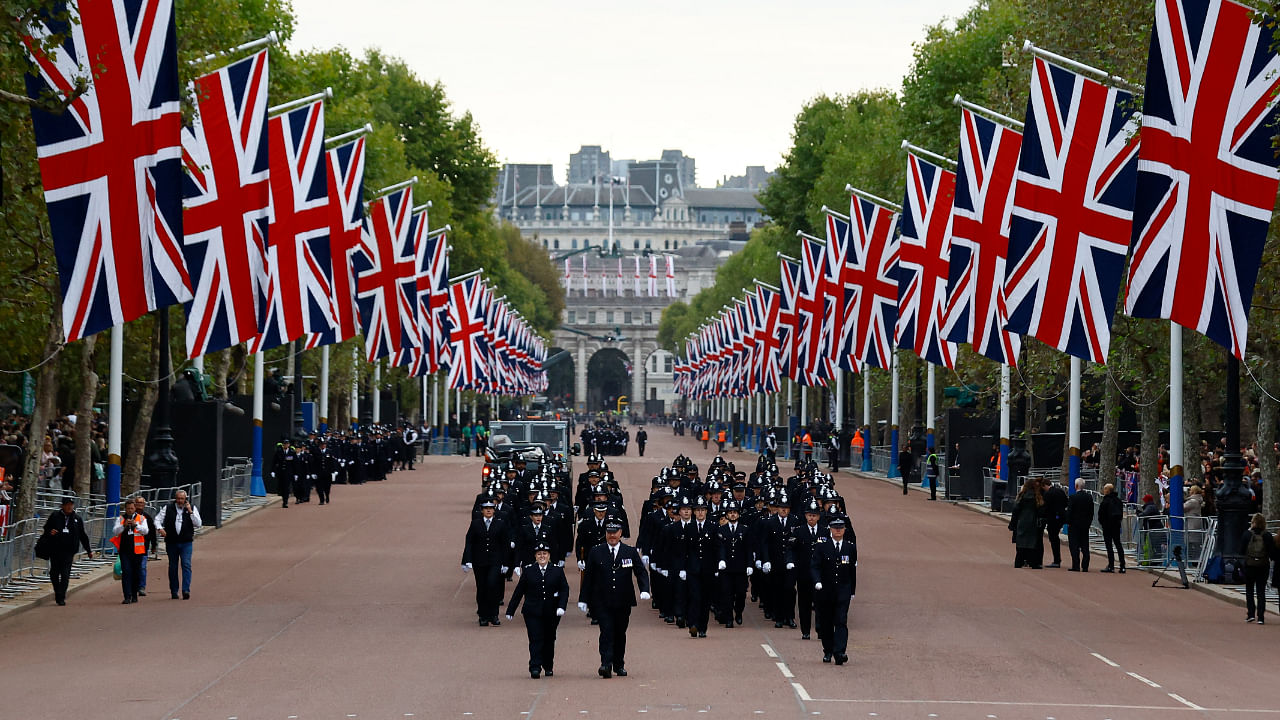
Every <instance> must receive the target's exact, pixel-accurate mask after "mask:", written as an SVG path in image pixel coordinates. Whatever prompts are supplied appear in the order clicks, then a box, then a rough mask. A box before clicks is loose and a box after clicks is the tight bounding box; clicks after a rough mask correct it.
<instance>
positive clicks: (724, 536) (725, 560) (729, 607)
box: [716, 500, 755, 628]
mask: <svg viewBox="0 0 1280 720" xmlns="http://www.w3.org/2000/svg"><path fill="white" fill-rule="evenodd" d="M741 518H742V513H741V506H740V505H739V504H738V502H737V501H736V500H728V501H726V502H725V504H724V519H725V522H724V523H723V524H722V525H721V526H720V528H719V534H720V543H719V545H720V563H719V564H718V565H719V566H720V567H723V568H724V569H723V570H721V571H720V600H719V602H717V603H716V608H717V609H718V610H719V611H720V621H721V622H722V623H723V624H724V626H725V627H727V628H731V627H733V624H734V623H735V622H736V623H737V624H739V625H741V624H742V611H743V609H744V608H745V607H746V604H747V578H748V577H750V576H751V573H752V571H753V570H754V568H753V567H752V562H753V561H754V559H755V553H754V552H752V550H751V541H750V538H749V536H748V534H747V527H746V525H744V524H742V523H741V522H739V521H740V520H741Z"/></svg>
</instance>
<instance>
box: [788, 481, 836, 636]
mask: <svg viewBox="0 0 1280 720" xmlns="http://www.w3.org/2000/svg"><path fill="white" fill-rule="evenodd" d="M821 518H822V508H821V506H819V504H818V501H817V500H816V499H813V498H810V499H809V500H808V502H807V503H806V504H805V506H804V525H800V526H798V527H796V528H793V529H792V531H791V532H792V535H794V536H795V542H793V543H792V544H791V554H792V556H793V557H794V562H795V566H796V567H798V568H800V571H799V572H797V573H796V605H797V607H798V608H799V613H800V639H801V640H808V639H809V631H810V629H811V628H812V627H813V626H812V616H813V577H812V573H810V572H809V567H810V566H811V565H812V561H813V548H814V546H815V545H817V544H818V540H820V539H821V538H824V537H828V536H829V535H828V533H827V530H826V528H824V527H822V526H821V525H820V524H819V520H820V519H821Z"/></svg>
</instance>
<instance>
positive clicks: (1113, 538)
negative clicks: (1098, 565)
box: [1098, 483, 1124, 574]
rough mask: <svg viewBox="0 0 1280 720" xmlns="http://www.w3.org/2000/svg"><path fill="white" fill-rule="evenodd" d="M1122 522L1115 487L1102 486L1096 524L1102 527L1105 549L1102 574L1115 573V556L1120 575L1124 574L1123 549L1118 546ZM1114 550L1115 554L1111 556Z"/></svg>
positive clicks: (1122, 514)
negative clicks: (1117, 558)
mask: <svg viewBox="0 0 1280 720" xmlns="http://www.w3.org/2000/svg"><path fill="white" fill-rule="evenodd" d="M1123 520H1124V503H1122V502H1121V501H1120V496H1119V495H1117V494H1116V486H1115V485H1112V484H1111V483H1107V484H1106V485H1104V486H1102V503H1101V504H1100V505H1098V524H1099V525H1101V526H1102V542H1103V544H1105V545H1106V547H1107V566H1106V567H1105V568H1103V569H1102V572H1104V573H1110V572H1115V571H1116V558H1115V556H1116V555H1119V556H1120V573H1121V574H1124V547H1123V546H1122V545H1121V544H1120V523H1121V522H1122V521H1123ZM1113 549H1114V551H1115V554H1114V555H1113V554H1112V550H1113Z"/></svg>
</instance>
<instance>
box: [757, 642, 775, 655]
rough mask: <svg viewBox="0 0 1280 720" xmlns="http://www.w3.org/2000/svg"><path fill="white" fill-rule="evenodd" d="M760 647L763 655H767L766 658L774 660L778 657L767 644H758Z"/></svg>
mask: <svg viewBox="0 0 1280 720" xmlns="http://www.w3.org/2000/svg"><path fill="white" fill-rule="evenodd" d="M760 647H762V648H764V654H765V655H768V656H769V657H771V658H776V657H778V653H776V652H774V651H773V648H772V647H770V645H769V644H768V643H760Z"/></svg>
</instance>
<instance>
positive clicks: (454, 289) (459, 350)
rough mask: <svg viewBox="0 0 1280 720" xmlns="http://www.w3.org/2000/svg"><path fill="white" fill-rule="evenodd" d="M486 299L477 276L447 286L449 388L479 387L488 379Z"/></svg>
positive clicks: (486, 289) (481, 282) (486, 292)
mask: <svg viewBox="0 0 1280 720" xmlns="http://www.w3.org/2000/svg"><path fill="white" fill-rule="evenodd" d="M488 299H489V294H488V288H486V287H485V285H484V281H483V280H481V279H480V278H478V277H469V278H467V279H465V280H459V281H458V282H456V283H453V284H452V285H450V286H449V345H450V352H449V355H450V363H449V388H450V389H464V390H465V389H471V388H477V389H478V388H483V387H484V386H485V385H486V383H488V381H489V341H488V338H487V333H486V332H485V318H486V317H487V316H488V310H489V308H488Z"/></svg>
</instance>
